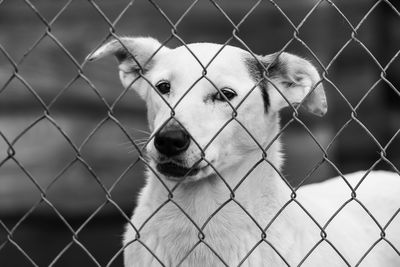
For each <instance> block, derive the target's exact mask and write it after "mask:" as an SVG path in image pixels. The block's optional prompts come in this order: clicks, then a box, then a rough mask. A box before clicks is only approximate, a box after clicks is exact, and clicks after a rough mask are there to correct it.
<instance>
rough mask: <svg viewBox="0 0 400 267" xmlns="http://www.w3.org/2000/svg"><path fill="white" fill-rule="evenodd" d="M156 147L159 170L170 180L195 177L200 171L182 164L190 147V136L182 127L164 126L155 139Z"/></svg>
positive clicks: (174, 124)
mask: <svg viewBox="0 0 400 267" xmlns="http://www.w3.org/2000/svg"><path fill="white" fill-rule="evenodd" d="M154 146H155V148H156V149H157V151H158V153H160V155H159V159H161V160H160V161H159V162H158V163H157V170H158V171H159V172H160V173H161V174H163V175H165V176H167V177H170V178H182V177H184V176H193V175H196V174H197V173H198V172H199V169H198V168H196V167H194V168H189V167H187V166H185V164H183V163H181V162H182V157H183V154H184V152H185V151H187V149H188V148H189V146H190V135H189V133H188V132H186V131H185V129H183V128H182V127H181V126H180V125H178V124H176V123H169V124H167V125H165V126H164V128H163V129H161V130H160V131H159V132H158V133H157V134H156V135H155V137H154Z"/></svg>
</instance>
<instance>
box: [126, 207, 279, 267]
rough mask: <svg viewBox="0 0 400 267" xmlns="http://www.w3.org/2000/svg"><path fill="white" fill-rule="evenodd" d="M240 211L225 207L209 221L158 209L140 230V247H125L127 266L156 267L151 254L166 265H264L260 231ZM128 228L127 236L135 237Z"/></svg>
mask: <svg viewBox="0 0 400 267" xmlns="http://www.w3.org/2000/svg"><path fill="white" fill-rule="evenodd" d="M239 209H240V208H239V207H237V208H234V207H233V206H228V207H226V208H225V209H222V210H220V211H219V212H218V213H217V214H216V215H215V216H213V217H211V218H210V219H209V218H199V217H196V216H192V217H193V218H190V219H189V218H188V216H187V215H193V214H186V215H185V214H184V213H183V212H182V211H180V210H179V209H177V208H176V207H175V208H173V206H172V205H171V206H168V207H166V208H165V209H164V210H160V211H159V212H158V213H157V214H156V215H154V217H153V218H152V219H151V220H149V221H148V223H147V224H146V225H145V226H144V227H143V228H142V230H141V231H140V241H141V242H142V244H141V243H139V242H135V243H133V244H132V245H130V246H128V247H127V249H126V251H125V260H126V261H127V262H126V263H127V265H126V266H158V265H159V263H158V262H157V259H155V257H154V255H155V256H156V257H157V258H158V259H159V260H160V261H161V262H163V264H165V265H166V266H176V265H178V264H180V263H181V264H182V265H180V266H204V264H205V263H207V266H225V265H229V266H235V265H238V264H239V263H240V262H241V261H244V263H243V265H242V266H263V265H265V264H266V263H267V262H271V260H272V259H270V258H268V255H269V253H268V251H267V250H268V248H267V247H266V244H265V243H263V242H260V240H261V231H260V229H258V228H257V226H256V224H255V223H254V222H253V221H252V220H251V218H249V217H248V216H247V215H246V214H244V213H242V212H240V210H239ZM139 214H140V213H139ZM134 217H135V216H134ZM208 219H209V220H208ZM135 221H137V220H136V219H135V218H134V220H133V222H135ZM129 228H130V229H129ZM129 228H128V231H127V236H132V237H134V236H135V232H134V230H133V229H132V227H129ZM129 232H130V233H129ZM143 244H145V245H146V247H147V248H145V246H143ZM150 251H151V252H152V253H153V254H154V255H152V254H151V253H150ZM128 261H129V263H128Z"/></svg>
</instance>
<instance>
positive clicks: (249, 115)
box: [88, 37, 400, 267]
mask: <svg viewBox="0 0 400 267" xmlns="http://www.w3.org/2000/svg"><path fill="white" fill-rule="evenodd" d="M111 54H112V55H115V56H116V57H117V59H118V61H119V75H120V78H121V81H122V84H123V85H124V86H125V87H126V88H127V87H132V88H134V89H135V90H136V91H137V92H138V94H139V95H140V96H141V97H142V98H143V99H144V100H145V101H146V104H147V109H148V122H149V127H150V130H151V131H152V132H153V134H152V136H151V138H150V141H149V143H148V144H147V147H146V149H147V152H148V158H149V162H148V171H147V184H146V186H145V187H144V188H143V190H142V193H141V194H140V196H139V199H138V206H137V208H136V210H135V212H134V215H133V216H132V220H131V223H130V224H128V225H127V229H126V233H125V236H124V259H125V266H129V267H131V266H238V265H241V266H274V267H275V266H297V265H303V266H354V265H358V264H359V265H360V266H385V267H389V266H400V254H399V250H400V218H398V217H400V215H399V216H397V217H395V216H394V215H395V214H396V212H397V213H398V212H399V208H400V176H399V175H398V174H397V173H389V172H382V171H379V172H371V173H367V172H358V173H353V174H350V175H345V176H342V177H339V178H335V179H332V180H330V181H328V182H324V183H321V184H315V185H309V186H304V187H302V188H301V189H299V190H298V191H296V192H293V191H292V190H291V189H290V187H289V186H288V185H287V184H286V183H285V182H284V179H283V177H281V175H280V172H279V170H280V169H281V165H282V155H281V153H280V150H281V145H280V142H279V138H278V137H279V132H280V127H279V110H280V109H282V108H283V107H285V106H291V107H292V108H293V105H298V104H300V103H302V105H303V107H305V108H306V109H307V110H309V111H310V112H313V113H315V114H318V115H323V114H325V112H326V111H327V104H326V98H325V93H324V90H323V88H322V85H321V81H320V76H319V74H318V72H317V70H316V69H315V67H314V66H312V65H311V64H310V63H309V62H308V61H306V60H304V59H302V58H300V57H298V56H295V55H292V54H288V53H281V54H279V55H278V54H273V55H267V56H257V57H254V56H253V55H252V54H250V53H249V52H247V51H244V50H242V49H240V48H237V47H232V46H225V47H223V46H222V45H218V44H212V43H195V44H189V45H187V46H180V47H177V48H175V49H169V48H167V47H165V46H163V45H161V44H160V43H159V42H158V41H156V40H155V39H152V38H142V37H140V38H128V37H125V38H121V39H120V40H113V41H111V42H109V43H107V44H105V45H103V46H102V47H100V48H99V49H97V50H96V51H95V52H93V53H92V54H91V55H89V57H88V60H95V59H99V58H102V57H104V56H107V55H111ZM266 70H267V71H266ZM303 99H305V100H304V101H303ZM263 149H264V151H265V152H264V151H263ZM344 178H345V179H344ZM361 179H364V180H363V182H362V183H361V184H360V186H359V187H357V189H356V190H355V191H352V189H351V188H354V187H355V186H356V185H357V183H358V182H359V181H360V180H361ZM346 181H348V183H349V184H347V183H346ZM350 185H351V186H350ZM344 204H345V205H344ZM367 211H368V212H370V213H371V215H372V216H373V217H371V216H370V215H369V214H368V212H367ZM335 212H337V214H336V213H335ZM392 217H394V218H392ZM389 222H390V223H389Z"/></svg>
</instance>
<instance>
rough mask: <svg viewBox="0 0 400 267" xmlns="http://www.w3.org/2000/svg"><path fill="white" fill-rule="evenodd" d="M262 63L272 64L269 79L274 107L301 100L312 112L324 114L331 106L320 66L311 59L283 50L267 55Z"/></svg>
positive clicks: (272, 105)
mask: <svg viewBox="0 0 400 267" xmlns="http://www.w3.org/2000/svg"><path fill="white" fill-rule="evenodd" d="M262 63H263V65H264V66H268V65H269V71H268V72H269V79H270V80H271V82H272V83H273V85H271V86H270V88H269V97H270V105H271V108H272V109H275V110H280V109H281V108H283V107H286V106H288V105H289V103H288V102H290V103H291V104H293V105H297V104H299V103H302V106H303V107H304V108H305V109H306V110H308V111H309V112H311V113H313V114H316V115H318V116H323V115H325V113H326V112H327V109H328V105H327V102H326V96H325V92H324V88H323V86H322V82H321V78H320V75H319V73H318V71H317V69H316V68H315V67H314V66H313V65H312V64H311V63H310V62H309V61H307V60H305V59H303V58H301V57H299V56H296V55H292V54H289V53H285V52H284V53H281V54H280V55H279V56H278V57H277V54H272V55H268V56H265V57H263V58H262ZM267 64H268V65H267ZM274 86H276V88H274ZM277 89H278V90H279V91H280V92H279V91H278V90H277ZM282 95H283V96H284V97H282ZM285 98H286V99H285ZM304 98H305V99H304Z"/></svg>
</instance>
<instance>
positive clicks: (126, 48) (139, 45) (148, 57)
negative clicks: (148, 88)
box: [86, 37, 169, 97]
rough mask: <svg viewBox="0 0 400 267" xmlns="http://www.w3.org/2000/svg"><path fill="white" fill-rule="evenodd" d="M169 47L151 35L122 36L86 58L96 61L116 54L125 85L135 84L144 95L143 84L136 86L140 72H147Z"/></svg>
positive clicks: (120, 74)
mask: <svg viewBox="0 0 400 267" xmlns="http://www.w3.org/2000/svg"><path fill="white" fill-rule="evenodd" d="M168 49H169V48H167V47H165V46H163V45H161V43H160V42H158V41H157V40H156V39H154V38H151V37H121V38H118V39H114V40H112V41H110V42H108V43H106V44H104V45H102V46H101V47H99V48H98V49H97V50H95V51H94V52H92V53H91V54H89V55H88V56H87V58H86V60H88V61H95V60H98V59H100V58H103V57H105V56H109V55H114V56H115V57H116V59H117V60H118V64H119V77H120V79H121V82H122V84H123V86H124V87H125V88H127V87H130V86H133V87H134V88H135V89H137V90H138V93H139V94H140V95H141V96H142V97H144V95H145V92H144V91H142V92H141V90H140V89H141V87H142V86H140V85H139V84H137V86H136V85H135V84H136V82H134V81H135V79H137V77H138V76H139V75H140V74H145V73H146V72H147V71H148V70H149V69H150V68H151V67H152V65H153V63H154V61H155V60H157V57H158V56H159V55H160V54H162V53H163V52H164V51H166V50H168ZM138 82H139V81H138ZM140 82H142V81H140Z"/></svg>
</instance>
